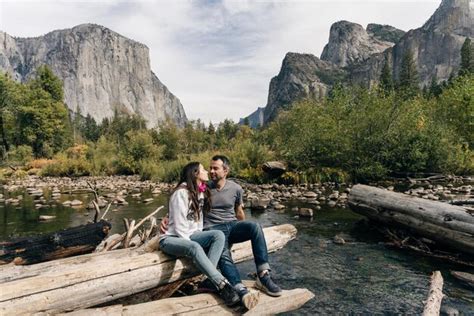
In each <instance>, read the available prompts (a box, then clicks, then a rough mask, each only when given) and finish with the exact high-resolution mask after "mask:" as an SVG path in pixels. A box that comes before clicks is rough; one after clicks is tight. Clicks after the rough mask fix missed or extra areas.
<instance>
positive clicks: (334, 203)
mask: <svg viewBox="0 0 474 316" xmlns="http://www.w3.org/2000/svg"><path fill="white" fill-rule="evenodd" d="M336 204H337V202H336V201H333V200H331V201H329V202H328V206H329V207H331V208H332V207H336Z"/></svg>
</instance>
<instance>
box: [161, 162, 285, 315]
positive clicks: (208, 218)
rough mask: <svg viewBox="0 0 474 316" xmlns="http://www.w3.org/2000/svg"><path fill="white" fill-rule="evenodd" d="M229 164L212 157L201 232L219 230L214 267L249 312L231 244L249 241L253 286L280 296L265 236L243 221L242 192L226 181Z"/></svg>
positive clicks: (249, 297) (250, 300) (247, 294)
mask: <svg viewBox="0 0 474 316" xmlns="http://www.w3.org/2000/svg"><path fill="white" fill-rule="evenodd" d="M229 172H230V162H229V159H228V158H227V157H226V156H222V155H216V156H214V157H212V160H211V168H210V176H211V180H212V182H211V185H210V190H211V201H212V206H211V210H210V211H209V212H208V213H206V214H204V230H214V229H215V230H220V231H222V232H223V233H224V235H225V237H226V246H225V248H224V251H223V253H222V256H221V259H220V261H219V264H218V267H219V269H220V270H221V272H222V274H223V275H224V276H225V277H226V278H227V279H228V280H229V282H230V283H231V284H232V285H233V286H234V287H235V289H236V290H237V292H238V293H239V296H240V299H241V301H242V303H243V305H244V306H245V307H247V308H249V309H250V308H252V307H253V306H255V305H256V303H257V297H256V296H255V295H252V294H251V293H250V292H249V291H248V289H247V288H246V287H245V286H244V285H243V284H242V280H241V278H240V274H239V271H238V270H237V267H236V266H235V263H234V261H233V260H232V255H231V252H230V247H231V246H232V244H235V243H240V242H244V241H247V240H250V241H251V243H252V252H253V256H254V260H255V265H256V268H257V282H256V286H257V288H259V289H260V290H262V291H264V292H265V293H267V294H268V295H271V296H280V295H281V288H280V287H279V286H278V285H277V284H275V282H274V281H273V280H272V278H271V275H270V271H271V269H270V265H269V263H268V251H267V244H266V241H265V236H264V234H263V231H262V227H261V226H260V224H258V223H255V222H250V221H246V220H245V213H244V209H243V190H242V187H241V186H240V185H238V184H237V183H235V182H233V181H230V180H227V176H228V175H229ZM166 225H167V220H164V221H162V224H161V230H162V231H165V230H166Z"/></svg>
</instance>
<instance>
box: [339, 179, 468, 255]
mask: <svg viewBox="0 0 474 316" xmlns="http://www.w3.org/2000/svg"><path fill="white" fill-rule="evenodd" d="M348 202H349V206H350V208H351V209H352V210H353V211H354V212H356V213H359V214H362V215H365V216H366V217H368V218H369V219H371V220H373V221H377V222H381V223H383V224H387V225H389V226H391V225H392V226H401V227H404V228H408V229H410V230H411V231H414V232H415V233H417V234H419V235H421V236H423V237H428V238H429V239H432V240H434V241H436V242H437V243H439V244H440V245H446V246H448V247H450V249H455V250H457V251H460V252H464V253H467V254H470V255H473V254H474V215H472V214H470V213H468V212H466V211H465V210H464V209H463V208H462V207H459V206H455V205H450V204H447V203H442V202H438V201H432V200H427V199H422V198H418V197H415V196H410V195H406V194H402V193H396V192H392V191H388V190H384V189H379V188H375V187H370V186H366V185H361V184H358V185H355V186H354V187H353V188H352V189H351V192H350V194H349V200H348Z"/></svg>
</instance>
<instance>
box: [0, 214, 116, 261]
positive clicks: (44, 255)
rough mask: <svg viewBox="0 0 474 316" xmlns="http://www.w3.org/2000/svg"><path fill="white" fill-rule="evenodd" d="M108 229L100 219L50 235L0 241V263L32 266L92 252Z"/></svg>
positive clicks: (108, 225) (107, 223) (106, 223)
mask: <svg viewBox="0 0 474 316" xmlns="http://www.w3.org/2000/svg"><path fill="white" fill-rule="evenodd" d="M110 228H111V224H110V223H109V222H106V221H104V220H101V221H99V222H97V223H91V224H86V225H81V226H77V227H72V228H67V229H63V230H60V231H58V232H54V233H50V234H44V235H38V236H30V237H22V238H19V239H16V240H13V241H9V242H2V243H0V264H5V263H9V262H13V263H14V264H18V265H19V264H32V263H38V262H43V261H48V260H55V259H59V258H65V257H69V256H74V255H80V254H84V253H88V252H92V251H94V249H95V248H96V247H97V245H98V244H99V243H100V242H101V241H102V240H103V239H104V238H105V237H106V236H107V234H108V233H109V230H110Z"/></svg>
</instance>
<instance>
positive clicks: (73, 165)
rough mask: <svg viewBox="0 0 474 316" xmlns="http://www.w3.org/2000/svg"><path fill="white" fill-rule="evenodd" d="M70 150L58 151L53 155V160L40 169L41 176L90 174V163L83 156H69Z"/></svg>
mask: <svg viewBox="0 0 474 316" xmlns="http://www.w3.org/2000/svg"><path fill="white" fill-rule="evenodd" d="M70 154H71V153H70V152H69V153H68V154H66V153H60V154H57V155H56V156H55V157H54V162H52V163H50V164H48V165H46V166H45V167H44V168H43V169H41V171H40V175H42V176H53V177H64V176H67V177H79V176H88V175H91V174H92V164H91V163H90V162H89V161H88V160H86V158H85V157H81V156H79V157H73V158H71V157H70Z"/></svg>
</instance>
